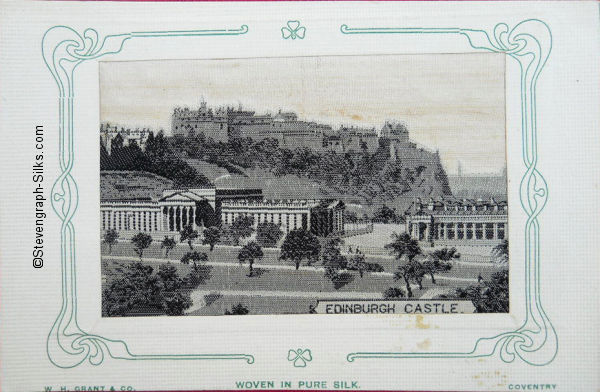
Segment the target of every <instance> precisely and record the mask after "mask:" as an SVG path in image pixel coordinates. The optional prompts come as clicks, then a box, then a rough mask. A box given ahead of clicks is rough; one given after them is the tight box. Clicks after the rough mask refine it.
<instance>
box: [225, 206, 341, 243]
mask: <svg viewBox="0 0 600 392" xmlns="http://www.w3.org/2000/svg"><path fill="white" fill-rule="evenodd" d="M344 208H345V206H344V203H343V202H341V201H336V200H306V199H292V200H290V199H288V200H227V201H224V202H223V203H222V209H221V221H222V222H223V223H224V224H231V223H233V221H234V220H235V219H236V218H237V217H239V216H251V217H252V218H253V219H254V224H255V225H258V224H259V223H274V224H276V225H279V226H280V227H281V228H282V230H283V232H284V233H288V232H290V231H291V230H295V229H304V230H310V231H311V232H313V233H314V234H316V235H319V236H327V235H329V234H341V233H343V232H344V216H343V212H344Z"/></svg>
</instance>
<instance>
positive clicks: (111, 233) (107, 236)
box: [104, 229, 119, 254]
mask: <svg viewBox="0 0 600 392" xmlns="http://www.w3.org/2000/svg"><path fill="white" fill-rule="evenodd" d="M118 238H119V232H118V231H117V230H116V229H108V230H106V233H104V242H105V243H106V244H108V254H111V253H112V247H113V245H114V244H116V243H117V239H118Z"/></svg>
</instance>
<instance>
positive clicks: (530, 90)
mask: <svg viewBox="0 0 600 392" xmlns="http://www.w3.org/2000/svg"><path fill="white" fill-rule="evenodd" d="M340 30H341V32H342V33H343V34H456V35H463V36H465V37H466V38H467V40H468V42H469V44H470V46H471V47H472V48H473V49H477V50H482V51H490V52H496V53H505V54H507V55H508V56H510V57H511V58H513V59H515V60H516V61H517V62H518V63H519V66H520V70H521V134H522V149H523V163H525V166H526V167H527V170H526V171H525V174H524V175H523V178H522V179H521V185H520V194H519V195H520V200H521V206H522V207H523V210H524V211H525V213H526V214H527V222H526V224H525V260H524V261H525V298H526V309H527V311H526V318H525V321H524V322H523V324H522V325H521V326H520V327H519V328H517V329H516V330H514V331H511V332H505V333H501V334H498V335H496V336H492V337H481V338H479V339H477V341H476V342H475V344H474V347H473V349H472V350H471V351H468V352H427V353H423V352H417V353H409V352H355V353H350V354H348V355H347V357H346V359H347V361H348V362H353V361H354V360H355V359H357V358H380V359H390V358H481V357H490V356H492V355H494V354H499V356H500V359H501V360H502V361H504V362H512V361H514V360H515V358H516V357H517V356H518V357H519V358H520V359H521V360H523V361H524V362H526V363H528V364H530V365H536V366H543V365H547V364H549V363H550V362H552V361H553V360H554V358H555V357H556V355H557V353H558V336H557V334H556V331H555V329H554V327H553V326H552V323H551V322H550V319H549V318H548V316H547V315H546V312H545V311H544V309H543V307H542V299H541V292H540V286H541V280H540V263H541V261H540V243H539V223H538V220H537V217H538V215H539V214H540V212H541V211H542V210H543V209H544V206H545V204H546V201H547V197H548V186H547V184H546V181H545V180H544V177H543V176H542V175H541V174H540V172H539V171H538V170H537V168H536V165H537V162H538V153H537V132H538V130H537V111H536V85H537V81H538V77H539V75H540V72H541V71H542V68H543V67H544V66H545V65H546V62H547V60H548V56H549V55H550V51H551V49H552V33H551V31H550V28H549V27H548V25H547V24H546V23H544V22H543V21H541V20H538V19H528V20H525V21H522V22H520V23H518V24H517V25H515V26H514V27H513V28H512V29H509V27H508V25H507V24H506V23H499V24H497V25H496V26H495V27H494V30H493V40H492V39H490V36H489V35H488V33H487V32H486V31H484V30H473V29H461V28H350V27H348V26H347V25H342V26H341V27H340Z"/></svg>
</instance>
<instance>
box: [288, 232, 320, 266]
mask: <svg viewBox="0 0 600 392" xmlns="http://www.w3.org/2000/svg"><path fill="white" fill-rule="evenodd" d="M320 250H321V244H319V239H318V238H317V237H316V236H315V235H314V234H313V233H311V232H309V231H306V230H303V229H296V230H292V231H290V232H289V233H288V235H287V236H286V237H285V240H284V241H283V245H282V246H281V255H280V256H279V258H280V259H281V260H291V261H292V262H293V263H294V264H295V265H296V270H298V269H299V268H300V263H301V262H302V260H310V261H314V260H317V259H318V257H319V252H320Z"/></svg>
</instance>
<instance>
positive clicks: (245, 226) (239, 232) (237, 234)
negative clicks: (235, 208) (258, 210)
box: [231, 215, 254, 246]
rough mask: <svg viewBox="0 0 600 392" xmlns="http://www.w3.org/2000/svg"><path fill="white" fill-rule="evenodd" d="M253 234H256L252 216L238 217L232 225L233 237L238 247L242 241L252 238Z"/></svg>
mask: <svg viewBox="0 0 600 392" xmlns="http://www.w3.org/2000/svg"><path fill="white" fill-rule="evenodd" d="M252 233H254V218H253V217H252V216H243V215H242V216H238V217H237V218H236V219H235V220H234V221H233V223H232V224H231V235H232V236H233V241H234V243H235V245H236V246H237V245H239V244H240V239H242V238H246V237H250V236H251V235H252Z"/></svg>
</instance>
